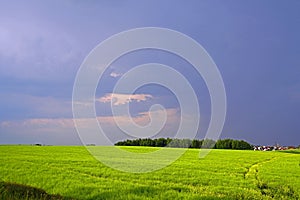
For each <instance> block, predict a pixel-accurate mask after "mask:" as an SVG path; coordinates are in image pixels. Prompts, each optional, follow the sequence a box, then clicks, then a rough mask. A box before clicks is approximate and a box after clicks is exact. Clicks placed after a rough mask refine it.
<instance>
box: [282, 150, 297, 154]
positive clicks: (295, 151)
mask: <svg viewBox="0 0 300 200" xmlns="http://www.w3.org/2000/svg"><path fill="white" fill-rule="evenodd" d="M278 152H280V153H291V154H300V150H284V151H278Z"/></svg>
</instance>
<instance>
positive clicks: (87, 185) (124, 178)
mask: <svg viewBox="0 0 300 200" xmlns="http://www.w3.org/2000/svg"><path fill="white" fill-rule="evenodd" d="M95 148H99V149H101V151H107V150H109V148H112V147H95ZM122 148H123V147H122ZM124 148H125V149H126V150H128V151H135V152H141V153H143V152H147V151H153V148H148V147H124ZM154 150H155V149H154ZM173 150H174V151H175V150H176V149H171V148H170V151H173ZM120 162H122V159H120ZM12 183H18V184H12ZM19 184H24V185H26V186H31V187H35V188H31V189H28V188H29V187H25V186H22V185H19ZM20 188H21V189H20ZM36 188H38V189H36ZM24 190H25V193H26V192H27V193H26V194H20V193H22V192H23V193H24ZM20 191H21V192H20ZM28 191H37V192H38V193H39V194H40V196H38V197H36V196H34V195H32V194H31V193H30V192H28ZM14 193H16V194H14ZM16 195H17V196H18V195H19V197H17V198H14V197H13V196H16ZM20 195H21V196H22V197H24V199H272V198H274V199H299V198H300V151H299V150H294V151H284V152H257V151H238V150H212V151H211V152H210V154H208V155H207V156H206V157H205V158H204V159H200V158H199V150H196V149H190V150H188V151H187V152H186V153H185V154H184V155H183V156H182V157H181V158H180V159H178V160H177V161H176V162H174V163H173V164H171V165H169V166H167V167H165V168H163V169H161V170H158V171H155V172H151V173H142V174H134V173H126V172H120V171H117V170H114V169H111V168H109V167H106V166H105V165H103V164H101V163H100V162H99V161H97V160H95V159H94V158H93V157H92V156H91V155H90V154H89V153H88V151H87V150H86V149H85V147H62V146H43V147H39V146H0V199H20ZM31 197H32V198H31Z"/></svg>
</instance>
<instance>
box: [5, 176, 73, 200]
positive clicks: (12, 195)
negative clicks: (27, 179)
mask: <svg viewBox="0 0 300 200" xmlns="http://www.w3.org/2000/svg"><path fill="white" fill-rule="evenodd" d="M0 199H3V200H4V199H9V200H20V199H26V200H71V198H67V197H63V196H60V195H52V194H48V193H46V191H44V190H42V189H39V188H35V187H31V186H27V185H22V184H17V183H8V182H3V181H1V182H0ZM72 200H74V199H72Z"/></svg>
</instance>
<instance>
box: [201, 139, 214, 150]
mask: <svg viewBox="0 0 300 200" xmlns="http://www.w3.org/2000/svg"><path fill="white" fill-rule="evenodd" d="M215 144H216V141H214V140H212V139H205V140H203V142H202V146H201V148H207V149H213V148H215Z"/></svg>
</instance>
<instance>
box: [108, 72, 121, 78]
mask: <svg viewBox="0 0 300 200" xmlns="http://www.w3.org/2000/svg"><path fill="white" fill-rule="evenodd" d="M122 75H123V74H122V73H116V72H112V73H110V76H111V77H114V78H117V77H119V76H122Z"/></svg>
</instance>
